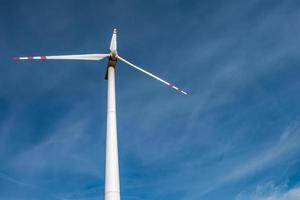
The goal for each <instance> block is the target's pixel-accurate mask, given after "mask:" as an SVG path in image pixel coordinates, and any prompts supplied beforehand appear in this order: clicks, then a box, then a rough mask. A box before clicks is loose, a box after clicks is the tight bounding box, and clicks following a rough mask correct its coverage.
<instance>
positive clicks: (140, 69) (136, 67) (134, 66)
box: [117, 56, 189, 95]
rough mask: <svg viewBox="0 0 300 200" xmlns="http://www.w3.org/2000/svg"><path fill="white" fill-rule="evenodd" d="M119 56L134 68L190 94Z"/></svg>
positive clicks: (183, 92)
mask: <svg viewBox="0 0 300 200" xmlns="http://www.w3.org/2000/svg"><path fill="white" fill-rule="evenodd" d="M117 58H118V59H119V60H121V61H123V62H124V63H126V64H128V65H130V66H131V67H133V68H135V69H137V70H139V71H141V72H144V73H145V74H147V75H149V76H151V77H152V78H155V79H156V80H158V81H160V82H162V83H164V84H166V85H167V86H170V87H171V88H173V89H175V90H176V91H178V92H181V93H182V94H185V95H189V94H188V93H187V92H185V91H183V90H181V89H179V88H178V87H176V86H175V85H173V84H171V83H169V82H167V81H165V80H163V79H161V78H159V77H157V76H155V75H154V74H152V73H150V72H148V71H146V70H144V69H142V68H140V67H138V66H136V65H134V64H132V63H130V62H129V61H127V60H125V59H124V58H122V57H120V56H118V57H117Z"/></svg>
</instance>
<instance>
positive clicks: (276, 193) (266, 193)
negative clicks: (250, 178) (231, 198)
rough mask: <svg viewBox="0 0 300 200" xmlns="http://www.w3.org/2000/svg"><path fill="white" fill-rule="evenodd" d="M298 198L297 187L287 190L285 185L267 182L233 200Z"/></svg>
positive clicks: (298, 190)
mask: <svg viewBox="0 0 300 200" xmlns="http://www.w3.org/2000/svg"><path fill="white" fill-rule="evenodd" d="M299 198H300V187H299V186H295V187H292V188H288V185H287V184H286V183H283V184H276V183H274V182H267V183H265V184H263V185H258V186H257V187H256V189H255V191H254V192H252V193H251V192H250V193H247V192H241V193H240V194H238V195H237V196H236V197H235V200H298V199H299Z"/></svg>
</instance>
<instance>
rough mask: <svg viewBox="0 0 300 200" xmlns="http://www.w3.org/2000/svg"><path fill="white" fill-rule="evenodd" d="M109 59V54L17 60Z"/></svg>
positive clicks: (22, 58)
mask: <svg viewBox="0 0 300 200" xmlns="http://www.w3.org/2000/svg"><path fill="white" fill-rule="evenodd" d="M107 57H109V54H81V55H61V56H27V57H15V58H14V59H15V60H101V59H103V58H107Z"/></svg>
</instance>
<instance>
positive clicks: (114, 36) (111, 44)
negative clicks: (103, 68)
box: [109, 29, 117, 52]
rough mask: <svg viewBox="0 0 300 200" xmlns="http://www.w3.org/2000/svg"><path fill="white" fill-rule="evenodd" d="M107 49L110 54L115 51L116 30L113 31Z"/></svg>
mask: <svg viewBox="0 0 300 200" xmlns="http://www.w3.org/2000/svg"><path fill="white" fill-rule="evenodd" d="M109 49H110V51H111V52H115V51H117V29H114V31H113V34H112V37H111V42H110V47H109Z"/></svg>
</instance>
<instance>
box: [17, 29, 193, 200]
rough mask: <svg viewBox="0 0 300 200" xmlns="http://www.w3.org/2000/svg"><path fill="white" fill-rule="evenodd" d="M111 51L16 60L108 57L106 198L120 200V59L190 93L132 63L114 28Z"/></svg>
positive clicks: (29, 57) (99, 58)
mask: <svg viewBox="0 0 300 200" xmlns="http://www.w3.org/2000/svg"><path fill="white" fill-rule="evenodd" d="M109 49H110V53H107V54H80V55H59V56H27V57H15V58H14V59H15V60H102V59H104V58H108V64H107V70H106V76H105V78H106V79H107V81H108V89H107V124H106V126H107V127H106V157H105V158H106V161H105V200H120V179H119V159H118V139H117V120H116V94H115V67H116V63H117V61H118V60H120V61H122V62H124V63H126V64H128V65H129V66H131V67H133V68H135V69H137V70H139V71H141V72H143V73H145V74H147V75H149V76H151V77H152V78H154V79H156V80H158V81H160V82H162V83H164V84H166V85H167V86H169V87H171V88H173V89H175V90H176V91H178V92H180V93H182V94H184V95H188V93H187V92H185V91H183V90H181V89H179V88H178V87H176V86H175V85H173V84H171V83H169V82H167V81H165V80H163V79H161V78H159V77H158V76H156V75H154V74H152V73H150V72H148V71H146V70H144V69H142V68H140V67H138V66H136V65H134V64H132V63H130V62H129V61H127V60H125V59H124V58H122V57H121V56H119V55H118V52H117V31H116V29H114V30H113V34H112V38H111V42H110V47H109Z"/></svg>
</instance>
